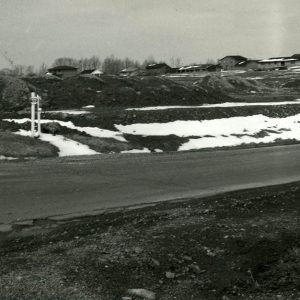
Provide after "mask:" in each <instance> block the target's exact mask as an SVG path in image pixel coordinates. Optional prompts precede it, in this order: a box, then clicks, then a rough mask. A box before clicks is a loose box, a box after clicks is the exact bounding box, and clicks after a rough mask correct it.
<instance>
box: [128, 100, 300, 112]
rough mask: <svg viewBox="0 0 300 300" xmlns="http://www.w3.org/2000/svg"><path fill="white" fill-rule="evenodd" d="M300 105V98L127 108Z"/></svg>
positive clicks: (162, 108) (160, 108)
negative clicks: (276, 100) (278, 100)
mask: <svg viewBox="0 0 300 300" xmlns="http://www.w3.org/2000/svg"><path fill="white" fill-rule="evenodd" d="M293 104H294V105H295V104H297V105H299V104H300V99H296V100H293V101H281V102H224V103H218V104H203V105H194V106H192V105H188V106H186V105H174V106H148V107H137V108H127V109H126V110H165V109H174V108H179V109H185V108H212V107H243V106H277V105H293Z"/></svg>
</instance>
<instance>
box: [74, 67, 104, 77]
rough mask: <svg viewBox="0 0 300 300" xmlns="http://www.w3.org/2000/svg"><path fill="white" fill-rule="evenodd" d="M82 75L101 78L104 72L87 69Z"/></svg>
mask: <svg viewBox="0 0 300 300" xmlns="http://www.w3.org/2000/svg"><path fill="white" fill-rule="evenodd" d="M80 75H82V76H89V75H93V76H99V77H100V76H101V75H103V72H102V71H100V70H98V69H87V70H83V71H81V72H80Z"/></svg>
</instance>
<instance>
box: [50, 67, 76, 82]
mask: <svg viewBox="0 0 300 300" xmlns="http://www.w3.org/2000/svg"><path fill="white" fill-rule="evenodd" d="M77 70H78V68H76V67H71V66H57V67H54V68H50V69H48V72H49V73H51V74H52V75H54V76H57V77H60V78H62V79H65V78H69V77H73V76H76V75H77Z"/></svg>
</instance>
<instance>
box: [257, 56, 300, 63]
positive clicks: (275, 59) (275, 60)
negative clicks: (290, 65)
mask: <svg viewBox="0 0 300 300" xmlns="http://www.w3.org/2000/svg"><path fill="white" fill-rule="evenodd" d="M296 60H297V59H295V58H284V57H278V58H269V59H263V60H260V61H259V63H264V62H282V61H296Z"/></svg>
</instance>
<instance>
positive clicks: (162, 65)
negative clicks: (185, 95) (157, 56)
mask: <svg viewBox="0 0 300 300" xmlns="http://www.w3.org/2000/svg"><path fill="white" fill-rule="evenodd" d="M161 68H168V69H171V67H170V66H168V65H167V64H166V63H158V64H151V65H148V66H146V69H147V70H155V69H161Z"/></svg>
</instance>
